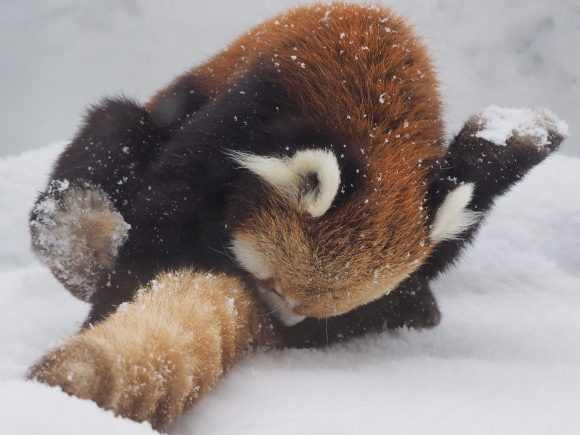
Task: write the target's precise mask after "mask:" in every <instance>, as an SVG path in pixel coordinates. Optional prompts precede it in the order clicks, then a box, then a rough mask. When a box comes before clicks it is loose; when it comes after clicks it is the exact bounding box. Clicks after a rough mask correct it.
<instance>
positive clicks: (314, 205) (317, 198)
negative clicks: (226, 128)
mask: <svg viewBox="0 0 580 435" xmlns="http://www.w3.org/2000/svg"><path fill="white" fill-rule="evenodd" d="M230 156H231V157H232V158H233V159H234V160H235V161H236V162H237V163H238V164H239V165H240V166H242V167H243V168H246V169H248V170H249V171H252V172H253V173H254V174H256V175H258V176H259V177H260V178H262V179H263V180H264V181H266V182H267V183H269V184H270V185H272V186H273V187H275V188H276V189H278V190H279V191H280V192H281V193H283V194H285V195H287V196H288V197H290V198H291V199H292V200H294V201H298V202H299V203H300V204H301V205H302V206H304V208H305V209H306V211H307V212H308V213H310V215H312V216H313V217H320V216H322V215H323V214H324V213H326V212H327V211H328V209H329V208H330V206H331V204H332V201H333V200H334V198H335V197H336V194H337V192H338V188H339V187H340V168H339V166H338V161H337V160H336V156H335V155H334V154H333V153H332V152H331V151H328V150H320V149H316V150H303V151H298V152H297V153H296V154H294V156H293V157H291V158H290V157H283V158H279V157H267V156H257V155H255V154H250V153H241V152H232V153H230ZM312 174H314V175H316V178H317V181H318V186H317V188H316V189H312V188H311V189H306V191H302V187H303V184H304V181H305V178H306V177H308V176H309V175H312Z"/></svg>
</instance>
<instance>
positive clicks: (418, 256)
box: [150, 3, 443, 317]
mask: <svg viewBox="0 0 580 435" xmlns="http://www.w3.org/2000/svg"><path fill="white" fill-rule="evenodd" d="M328 12H329V13H328ZM293 56H296V58H295V59H294V58H293ZM260 62H265V63H270V64H279V66H277V68H278V69H279V70H280V71H281V73H280V75H279V77H278V78H274V80H279V82H280V83H281V84H282V86H283V88H284V89H285V90H286V91H287V92H288V97H289V98H290V99H291V103H292V104H293V105H294V106H295V107H299V108H300V110H301V111H302V116H301V120H304V122H305V123H310V124H311V125H312V127H313V128H315V127H316V126H318V125H325V126H332V127H334V128H335V129H336V131H337V135H338V136H339V137H342V138H344V143H345V144H346V145H347V146H348V147H349V149H351V150H356V152H357V153H360V159H361V162H362V163H361V169H360V173H359V174H358V180H357V182H358V183H357V192H356V195H354V197H353V198H354V200H352V201H349V202H348V203H347V204H345V205H344V206H343V207H341V208H340V209H338V210H331V211H330V212H329V213H327V214H326V215H324V216H322V217H321V218H319V219H313V218H311V217H310V216H308V215H305V214H304V213H300V212H298V211H296V210H292V209H288V207H287V206H286V204H285V203H283V202H280V201H279V199H277V198H276V195H275V193H274V192H272V191H268V192H267V193H264V195H263V198H262V199H263V200H264V201H266V203H268V205H267V206H264V207H262V206H261V207H260V209H259V210H256V212H255V213H254V214H253V215H252V217H251V218H250V219H248V220H246V221H245V222H243V223H241V224H240V225H239V227H238V228H235V229H234V234H235V235H236V236H238V237H243V238H245V239H247V240H253V243H254V244H256V246H258V247H259V248H258V249H259V250H263V252H264V257H265V258H267V259H268V261H269V262H270V264H271V269H272V270H275V271H276V277H275V278H276V279H277V280H278V281H279V285H280V286H281V287H283V288H286V289H290V288H292V289H293V290H289V291H290V294H288V295H287V294H285V296H290V297H292V298H293V299H297V300H299V301H301V302H303V307H302V311H303V314H307V315H310V316H315V317H324V316H326V315H329V314H330V313H332V312H335V313H338V312H344V311H347V310H350V309H352V308H354V307H355V306H358V305H360V304H361V303H363V302H368V301H369V294H371V295H373V298H375V297H379V296H381V295H382V294H384V292H385V290H388V289H390V288H393V287H394V286H395V285H396V284H397V283H399V282H400V281H401V280H402V279H404V278H405V277H406V276H408V275H409V274H410V273H412V272H413V271H414V270H415V269H416V268H418V267H419V266H420V265H421V264H422V263H423V262H424V260H425V259H426V258H427V256H428V255H429V254H430V252H431V250H432V248H433V247H432V245H431V244H430V242H429V238H428V227H427V225H426V224H425V221H426V210H423V209H422V207H421V206H422V204H423V202H424V200H425V196H426V189H427V186H426V185H424V180H425V179H426V178H428V177H427V175H428V171H429V168H430V166H431V164H432V163H433V161H434V160H436V159H437V158H438V157H440V156H441V155H442V147H441V144H440V140H441V139H442V137H443V124H442V121H441V116H440V115H441V103H440V98H439V94H438V90H437V81H436V78H435V73H434V71H433V68H432V66H431V59H430V58H429V56H428V55H427V53H426V49H425V46H424V45H423V44H422V42H421V40H420V38H418V37H417V36H416V35H415V34H414V32H413V28H412V26H410V25H409V24H408V23H407V22H406V20H405V19H404V18H402V17H400V16H398V15H395V14H394V13H393V12H391V11H390V10H389V9H387V8H379V7H377V6H370V5H369V6H361V5H355V4H345V3H332V4H329V5H324V4H314V5H306V6H302V7H299V8H297V9H293V10H290V11H289V12H286V13H283V14H281V15H279V16H277V17H274V18H272V19H271V20H268V21H266V22H265V23H263V24H260V25H258V26H256V27H254V28H253V29H251V30H250V31H249V32H248V33H247V34H245V35H243V36H242V37H240V38H239V39H237V40H236V41H235V42H234V43H233V44H232V45H231V46H230V47H229V48H228V49H227V50H225V51H223V52H221V53H219V54H218V55H216V56H214V57H213V58H212V59H210V60H209V61H208V62H206V63H204V64H203V65H201V66H199V67H197V68H194V69H192V70H191V71H190V72H189V73H187V74H190V75H199V76H201V77H203V80H204V83H205V84H206V86H208V88H209V89H211V90H212V93H213V94H214V95H218V94H219V93H220V92H222V91H223V90H224V89H226V88H227V87H228V86H230V85H231V83H232V82H235V80H236V79H239V78H240V77H241V76H242V75H243V74H244V73H246V72H247V71H248V70H249V69H250V68H251V67H252V66H255V65H258V64H260ZM302 64H303V66H304V67H302ZM172 86H174V85H171V86H169V88H167V89H165V90H163V91H161V92H160V93H159V94H158V95H157V96H156V97H155V98H154V99H153V100H152V102H151V103H150V104H155V101H158V100H159V99H160V98H161V97H162V96H163V95H165V94H167V93H170V92H172ZM383 100H384V102H383V103H381V101H383ZM262 205H263V204H262ZM280 216H286V219H284V220H283V221H281V220H280ZM304 228H308V229H309V233H310V234H316V235H317V236H316V238H315V239H316V240H315V241H314V242H313V241H312V240H306V239H308V237H307V236H305V234H304V232H303V229H304ZM345 229H348V231H346V232H345ZM264 235H268V239H267V240H260V239H259V238H260V237H262V238H263V237H264ZM270 235H271V236H272V238H270V237H269V236H270ZM305 237H306V239H305ZM288 252H291V253H293V254H292V255H287V254H288ZM328 254H331V255H334V256H336V257H335V258H334V259H333V260H332V262H330V263H327V264H325V265H324V267H320V272H321V274H319V275H318V276H316V272H314V275H313V273H312V271H310V270H308V271H306V270H304V268H305V267H308V265H311V267H312V268H314V269H316V261H317V259H320V258H325V256H326V257H327V256H328ZM321 255H322V257H321ZM288 258H292V259H294V260H295V261H291V262H290V263H289V262H288ZM347 264H349V267H347V266H346V265H347ZM385 264H387V265H388V266H389V269H388V270H387V269H384V267H383V266H384V265H385ZM377 273H378V275H379V279H377ZM328 274H330V275H332V276H336V277H340V280H339V281H337V282H339V283H340V284H338V285H337V286H329V285H328V284H327V276H326V275H328ZM313 276H314V277H315V280H316V279H317V280H318V281H319V282H314V283H313V282H312V277H313ZM369 286H370V287H376V290H373V291H369ZM300 289H302V290H300ZM347 289H348V290H347ZM381 289H382V290H381ZM346 291H348V292H350V293H351V296H350V297H349V298H348V299H349V300H348V301H346V300H345V298H344V293H345V292H346ZM313 294H315V295H316V300H314V299H313V298H312V297H311V296H310V295H313ZM321 297H323V298H324V297H326V298H328V300H327V301H325V302H324V303H322V304H320V301H321V299H320V298H321ZM309 298H310V299H311V300H308V299H309ZM339 299H341V300H340V301H339ZM320 305H322V306H324V307H325V308H323V309H319V306H320ZM329 307H331V308H330V311H329ZM297 312H298V311H297Z"/></svg>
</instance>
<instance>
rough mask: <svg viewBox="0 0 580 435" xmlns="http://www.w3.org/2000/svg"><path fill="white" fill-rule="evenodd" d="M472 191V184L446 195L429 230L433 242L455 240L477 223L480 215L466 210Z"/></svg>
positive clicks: (464, 185)
mask: <svg viewBox="0 0 580 435" xmlns="http://www.w3.org/2000/svg"><path fill="white" fill-rule="evenodd" d="M473 189H474V184H473V183H467V184H463V185H461V186H459V187H458V188H457V189H455V190H453V191H452V192H450V193H448V194H447V197H446V198H445V200H444V201H443V204H441V206H440V207H439V210H437V214H436V215H435V221H434V223H433V227H432V228H431V234H430V236H429V237H430V238H431V240H432V241H433V242H435V243H439V242H442V241H443V240H451V239H455V238H457V236H459V235H460V234H461V233H462V232H464V231H465V230H467V229H468V228H469V227H470V226H472V225H473V224H475V223H476V222H477V220H478V219H479V216H480V213H478V212H475V211H473V210H469V209H468V208H467V205H468V204H469V202H470V201H471V198H472V197H473Z"/></svg>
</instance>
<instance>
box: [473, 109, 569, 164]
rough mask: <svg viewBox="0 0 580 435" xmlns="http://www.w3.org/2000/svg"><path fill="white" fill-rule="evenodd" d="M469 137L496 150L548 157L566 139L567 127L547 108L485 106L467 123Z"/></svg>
mask: <svg viewBox="0 0 580 435" xmlns="http://www.w3.org/2000/svg"><path fill="white" fill-rule="evenodd" d="M470 124H471V125H472V127H473V128H475V129H476V131H475V132H474V133H473V135H474V136H475V137H477V138H481V139H485V140H487V141H489V142H491V143H493V144H494V145H497V146H499V147H508V148H509V147H512V148H525V149H526V152H528V153H532V152H534V151H536V152H538V153H539V154H543V155H548V154H550V153H551V152H552V151H554V150H555V149H556V148H558V146H559V145H560V144H561V143H562V141H563V140H564V139H565V138H566V137H567V136H568V125H567V124H566V122H564V121H562V120H560V119H558V118H557V117H556V116H555V115H554V114H553V113H552V112H550V111H549V110H548V109H544V108H539V107H534V108H527V107H526V108H522V109H511V108H502V107H498V106H495V105H494V106H489V107H488V108H486V109H484V110H483V111H481V112H480V113H479V114H478V115H476V116H474V117H473V118H472V119H471V120H470Z"/></svg>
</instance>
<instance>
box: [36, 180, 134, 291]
mask: <svg viewBox="0 0 580 435" xmlns="http://www.w3.org/2000/svg"><path fill="white" fill-rule="evenodd" d="M32 214H33V218H32V220H31V221H30V232H31V236H32V248H33V250H34V252H35V254H36V256H37V258H38V259H39V260H40V261H41V262H42V263H44V264H46V265H47V266H48V267H49V268H50V269H51V270H52V272H53V273H54V275H55V277H56V278H57V279H58V280H59V281H60V282H61V283H63V285H64V286H65V287H66V288H67V289H68V290H69V291H70V292H71V293H72V294H73V295H74V296H76V297H77V298H79V299H81V300H84V301H88V300H89V299H90V297H91V295H92V293H93V292H94V290H95V289H96V286H97V282H98V281H99V280H100V278H101V277H102V275H103V273H106V272H108V271H110V270H111V269H112V268H113V266H114V264H115V260H116V257H117V254H118V251H119V249H120V247H121V246H122V245H123V243H124V242H125V240H126V239H127V236H128V231H129V228H130V225H128V224H127V223H126V222H125V221H124V220H123V217H122V216H121V215H120V214H119V213H118V212H117V211H116V210H115V209H114V207H113V205H112V204H111V202H110V200H109V198H108V196H107V195H106V193H104V192H103V191H101V190H100V189H98V188H95V187H93V186H91V185H89V184H88V183H81V185H80V186H77V185H72V184H70V183H69V182H68V181H67V180H64V181H60V180H55V181H52V182H51V183H50V185H49V187H48V189H47V191H46V193H45V195H44V197H43V198H42V199H41V200H40V201H38V203H37V204H36V205H35V207H34V209H33V210H32Z"/></svg>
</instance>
